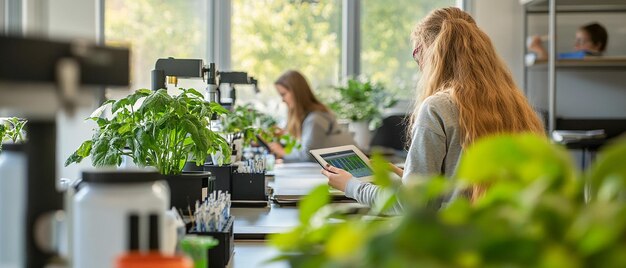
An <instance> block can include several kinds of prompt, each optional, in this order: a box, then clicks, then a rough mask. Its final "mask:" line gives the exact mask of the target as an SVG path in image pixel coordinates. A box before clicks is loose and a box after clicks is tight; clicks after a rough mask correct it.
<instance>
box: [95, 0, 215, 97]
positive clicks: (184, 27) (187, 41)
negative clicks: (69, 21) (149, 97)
mask: <svg viewBox="0 0 626 268" xmlns="http://www.w3.org/2000/svg"><path fill="white" fill-rule="evenodd" d="M207 2H208V1H203V0H175V1H163V0H133V1H125V0H106V1H104V5H105V12H104V16H105V18H104V27H105V29H104V31H105V36H106V44H107V45H111V46H123V47H130V48H131V50H132V53H131V56H132V59H131V60H132V62H131V66H132V74H131V77H132V81H131V82H132V85H131V88H147V87H150V81H151V77H150V70H152V69H154V63H155V62H156V60H157V59H159V58H167V57H174V58H181V59H189V58H193V59H196V58H197V59H205V58H206V46H207V44H208V43H209V42H208V40H207V34H206V28H207V26H206V25H207V18H209V17H208V16H207V13H206V10H207V9H206V5H207Z"/></svg>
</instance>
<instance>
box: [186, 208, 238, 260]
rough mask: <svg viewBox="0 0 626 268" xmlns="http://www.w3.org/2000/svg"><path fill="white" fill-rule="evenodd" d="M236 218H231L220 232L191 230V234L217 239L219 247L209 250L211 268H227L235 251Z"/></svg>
mask: <svg viewBox="0 0 626 268" xmlns="http://www.w3.org/2000/svg"><path fill="white" fill-rule="evenodd" d="M234 222H235V218H234V217H233V216H231V217H230V218H229V219H228V222H227V223H226V226H224V229H223V230H222V231H220V232H196V231H195V230H191V231H190V232H189V234H194V235H202V236H204V235H206V236H210V237H213V238H215V239H217V241H218V242H219V243H218V244H217V246H215V247H213V248H211V249H209V250H208V252H207V255H208V259H209V267H211V268H213V267H226V266H227V265H228V262H229V261H230V258H231V256H232V255H233V252H234V250H235V240H234V239H235V236H234V233H233V226H234Z"/></svg>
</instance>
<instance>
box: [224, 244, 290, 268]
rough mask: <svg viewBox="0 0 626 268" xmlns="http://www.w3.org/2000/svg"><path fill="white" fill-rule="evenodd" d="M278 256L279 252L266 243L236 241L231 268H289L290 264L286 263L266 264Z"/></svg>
mask: <svg viewBox="0 0 626 268" xmlns="http://www.w3.org/2000/svg"><path fill="white" fill-rule="evenodd" d="M278 254H279V251H278V250H277V249H276V248H273V247H270V246H268V245H267V244H266V242H265V241H245V240H244V241H235V255H234V256H233V260H232V263H231V265H230V267H234V268H248V267H263V268H283V267H289V264H288V263H287V262H285V261H281V262H273V263H267V264H265V263H264V262H265V261H267V260H269V259H271V258H273V257H275V256H277V255H278Z"/></svg>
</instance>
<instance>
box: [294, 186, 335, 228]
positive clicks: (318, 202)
mask: <svg viewBox="0 0 626 268" xmlns="http://www.w3.org/2000/svg"><path fill="white" fill-rule="evenodd" d="M329 190H330V189H329V186H328V185H320V186H318V187H315V189H313V190H312V191H311V192H310V193H309V194H308V195H307V196H305V197H304V198H303V199H302V200H301V201H300V203H299V205H298V206H299V211H300V223H302V224H308V223H309V220H310V219H311V217H313V215H314V214H315V212H317V211H318V210H319V209H320V208H322V207H323V206H325V205H326V204H328V202H330V195H329V193H328V192H329Z"/></svg>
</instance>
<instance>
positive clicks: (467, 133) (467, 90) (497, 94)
mask: <svg viewBox="0 0 626 268" xmlns="http://www.w3.org/2000/svg"><path fill="white" fill-rule="evenodd" d="M412 40H413V47H414V50H413V58H414V59H415V61H416V62H417V64H418V65H419V67H420V69H421V70H422V77H421V79H420V86H419V87H418V89H417V90H416V95H418V96H416V98H415V99H416V104H417V105H416V108H415V110H414V112H413V115H412V122H411V126H410V127H409V129H408V130H409V131H410V137H411V145H410V147H409V152H408V155H407V159H406V164H405V169H404V171H402V170H400V169H397V168H396V169H395V172H396V173H397V174H398V175H400V176H402V182H403V184H407V183H409V182H410V181H412V180H415V179H417V178H420V177H422V178H423V177H428V176H433V175H443V176H445V177H447V178H454V174H455V171H456V168H457V165H458V163H459V159H460V158H461V155H462V153H463V151H464V149H465V148H467V147H469V146H470V145H471V144H472V143H473V142H474V141H476V140H477V139H479V138H481V137H485V136H489V135H494V134H500V133H521V132H532V133H536V134H539V135H543V134H544V130H543V125H542V124H541V121H540V120H539V118H538V117H537V115H536V114H535V112H534V111H533V109H532V107H531V106H530V104H529V103H528V101H527V100H526V97H524V95H523V93H522V91H521V90H520V89H519V88H518V87H517V86H516V85H515V83H514V81H513V77H512V75H511V73H510V72H509V70H508V69H507V67H506V65H505V64H504V63H503V62H502V60H501V59H500V57H499V56H498V55H497V54H496V50H495V48H494V46H493V44H492V43H491V40H490V39H489V37H488V36H487V35H486V34H485V33H484V32H483V31H482V30H481V29H480V28H479V27H478V26H477V25H476V22H475V21H474V19H473V18H472V17H471V16H470V15H469V14H468V13H466V12H464V11H462V10H460V9H458V8H454V7H450V8H442V9H437V10H434V11H433V12H431V13H430V14H429V15H428V16H426V17H425V18H424V19H423V20H422V21H421V22H420V23H419V24H418V25H417V27H416V28H415V30H414V31H413V34H412ZM321 172H322V174H324V175H325V176H327V177H328V179H329V181H328V183H329V184H330V185H331V186H332V187H334V188H336V189H339V190H341V191H344V192H345V195H346V196H347V197H351V198H354V199H356V200H357V201H358V202H359V203H362V204H366V205H370V206H372V205H373V204H374V203H375V202H376V200H377V199H378V198H377V197H378V195H379V192H380V189H379V188H378V186H377V185H374V184H371V183H366V182H362V181H359V180H357V179H355V178H354V177H353V176H352V175H351V174H350V173H348V172H347V171H345V170H343V169H339V168H337V167H332V166H328V167H327V168H326V169H322V171H321ZM483 192H484V188H483V186H480V185H477V186H475V187H474V188H473V189H472V190H471V191H467V192H463V194H464V196H466V197H468V198H469V199H470V200H475V199H476V198H477V197H478V196H480V195H481V194H482V193H483ZM449 198H451V197H446V198H444V199H443V200H439V201H440V202H438V203H433V205H434V206H436V207H437V208H438V207H440V206H441V205H443V203H442V202H446V201H447V200H446V199H449ZM401 211H402V204H401V203H398V204H396V205H395V207H394V211H391V213H399V212H401Z"/></svg>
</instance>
